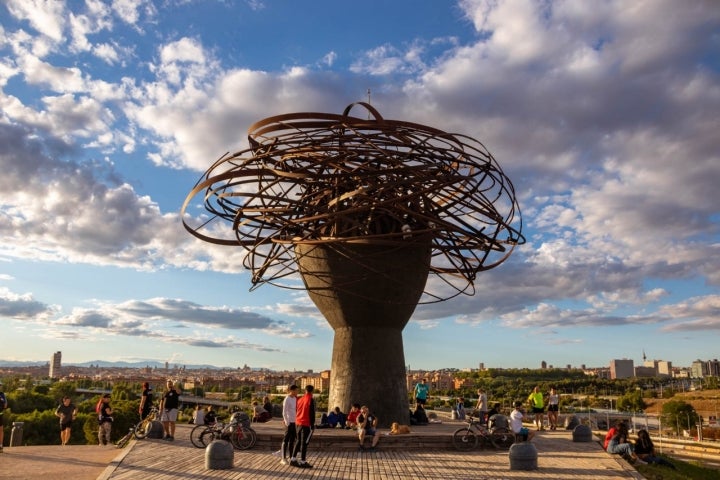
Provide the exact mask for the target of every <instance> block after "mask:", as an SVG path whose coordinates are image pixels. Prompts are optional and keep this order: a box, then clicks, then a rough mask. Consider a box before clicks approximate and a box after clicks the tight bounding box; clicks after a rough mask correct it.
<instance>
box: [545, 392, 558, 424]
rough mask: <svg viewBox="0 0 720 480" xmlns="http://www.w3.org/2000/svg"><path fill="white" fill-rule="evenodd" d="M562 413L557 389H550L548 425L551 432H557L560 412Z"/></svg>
mask: <svg viewBox="0 0 720 480" xmlns="http://www.w3.org/2000/svg"><path fill="white" fill-rule="evenodd" d="M559 411H560V396H559V395H558V394H557V391H555V387H550V393H549V394H548V413H547V415H548V423H549V424H550V430H557V424H558V412H559Z"/></svg>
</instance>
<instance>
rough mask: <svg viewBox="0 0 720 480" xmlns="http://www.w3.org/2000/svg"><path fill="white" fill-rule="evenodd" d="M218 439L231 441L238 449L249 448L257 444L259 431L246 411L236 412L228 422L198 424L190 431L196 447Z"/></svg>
mask: <svg viewBox="0 0 720 480" xmlns="http://www.w3.org/2000/svg"><path fill="white" fill-rule="evenodd" d="M243 415H244V417H243ZM216 439H222V440H227V441H229V442H230V443H231V444H232V446H233V448H235V449H236V450H247V449H249V448H252V447H254V446H255V443H256V442H257V432H255V430H253V429H252V427H250V419H249V418H248V417H247V414H245V413H244V412H236V413H234V414H233V415H232V416H231V417H230V422H229V423H227V424H226V423H222V422H216V423H214V424H212V425H198V426H196V427H195V428H193V429H192V430H191V431H190V443H192V444H193V446H194V447H196V448H205V447H207V446H208V445H209V444H210V442H212V441H213V440H216Z"/></svg>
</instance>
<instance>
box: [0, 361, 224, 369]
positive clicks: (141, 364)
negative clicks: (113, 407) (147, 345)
mask: <svg viewBox="0 0 720 480" xmlns="http://www.w3.org/2000/svg"><path fill="white" fill-rule="evenodd" d="M46 365H47V366H49V365H50V362H49V361H48V360H45V361H40V360H37V361H33V360H2V359H0V367H6V368H18V367H42V366H46ZM91 365H92V366H98V367H103V368H146V367H151V368H165V362H158V361H157V360H141V361H136V362H127V361H115V362H111V361H107V360H91V361H89V362H79V363H74V362H73V363H65V364H63V366H64V367H85V368H88V367H90V366H91ZM178 366H179V365H178V364H171V365H170V367H171V368H176V367H178ZM182 367H184V368H185V369H188V370H199V369H213V370H227V369H233V370H234V369H235V368H236V367H218V366H217V365H182Z"/></svg>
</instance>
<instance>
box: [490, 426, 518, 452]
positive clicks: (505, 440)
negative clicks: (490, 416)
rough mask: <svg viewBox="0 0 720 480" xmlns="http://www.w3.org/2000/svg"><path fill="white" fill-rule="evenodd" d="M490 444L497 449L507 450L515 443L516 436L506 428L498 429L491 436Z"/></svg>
mask: <svg viewBox="0 0 720 480" xmlns="http://www.w3.org/2000/svg"><path fill="white" fill-rule="evenodd" d="M490 442H491V443H492V444H493V447H495V448H497V449H500V450H507V449H509V448H510V446H511V445H512V444H513V443H515V434H514V433H513V432H511V431H509V430H508V429H506V428H496V429H495V430H494V431H493V432H492V434H491V435H490Z"/></svg>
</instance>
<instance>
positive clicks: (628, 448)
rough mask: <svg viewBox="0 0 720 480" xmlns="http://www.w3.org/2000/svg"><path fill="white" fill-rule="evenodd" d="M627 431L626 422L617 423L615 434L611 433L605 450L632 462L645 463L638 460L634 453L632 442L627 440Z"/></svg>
mask: <svg viewBox="0 0 720 480" xmlns="http://www.w3.org/2000/svg"><path fill="white" fill-rule="evenodd" d="M628 433H629V432H628V426H627V423H625V422H620V423H618V425H617V431H616V432H615V435H613V437H612V438H611V439H610V441H609V442H608V447H607V452H608V453H617V454H619V455H622V457H623V458H625V459H626V460H628V461H630V462H632V463H638V464H641V465H642V464H645V462H644V461H643V460H640V459H639V458H638V457H637V455H635V448H634V447H633V444H632V443H630V442H629V441H628Z"/></svg>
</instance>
